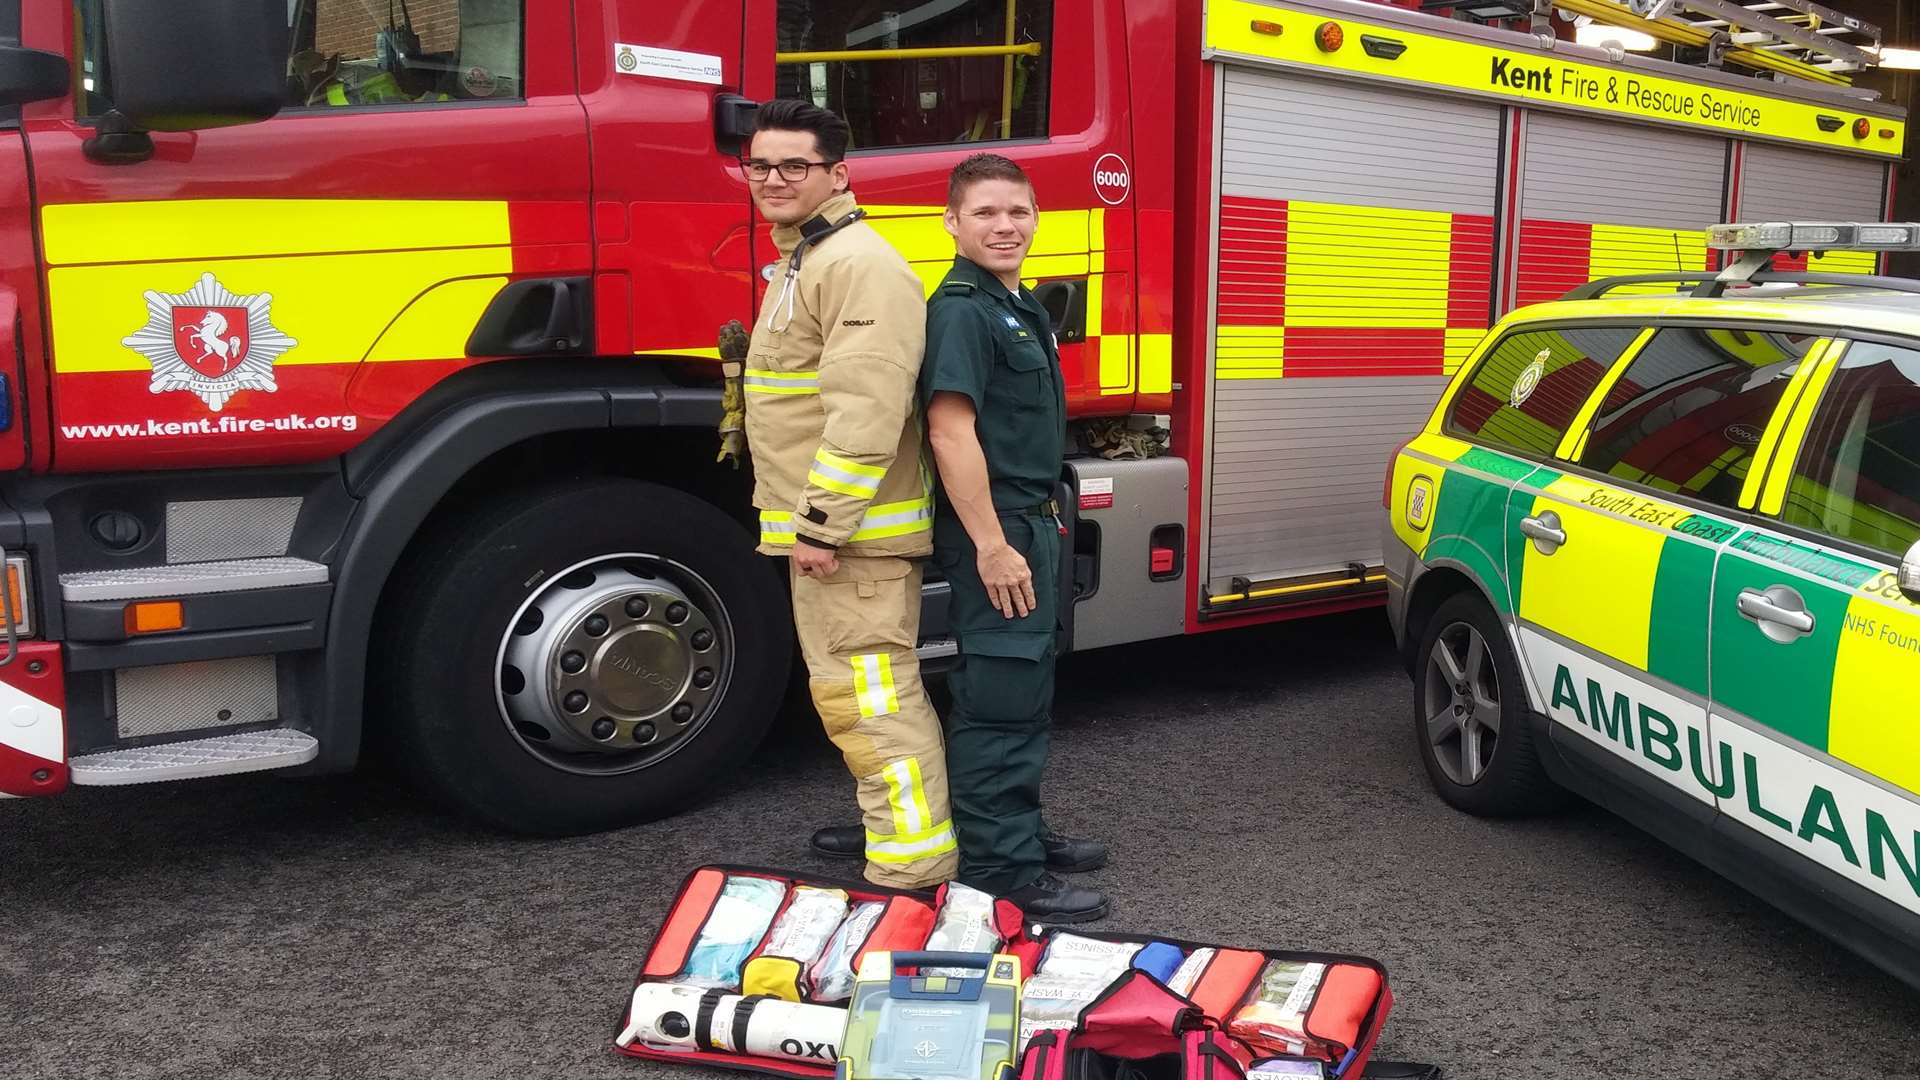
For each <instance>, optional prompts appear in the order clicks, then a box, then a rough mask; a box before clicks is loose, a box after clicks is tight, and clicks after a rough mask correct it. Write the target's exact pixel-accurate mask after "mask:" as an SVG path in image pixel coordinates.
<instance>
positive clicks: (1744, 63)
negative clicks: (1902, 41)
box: [1434, 0, 1881, 86]
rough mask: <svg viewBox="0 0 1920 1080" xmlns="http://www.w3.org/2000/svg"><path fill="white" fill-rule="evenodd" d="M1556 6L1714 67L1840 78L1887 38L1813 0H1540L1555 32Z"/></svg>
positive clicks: (1542, 30) (1542, 19)
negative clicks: (1688, 51) (1689, 52)
mask: <svg viewBox="0 0 1920 1080" xmlns="http://www.w3.org/2000/svg"><path fill="white" fill-rule="evenodd" d="M1434 2H1436V3H1437V2H1439V0H1434ZM1555 9H1558V10H1559V11H1560V12H1563V13H1565V17H1570V18H1576V19H1580V20H1582V21H1586V20H1591V21H1593V22H1598V23H1604V24H1606V25H1609V26H1618V27H1621V28H1623V29H1628V30H1637V31H1639V32H1640V33H1643V34H1647V35H1650V36H1651V37H1653V38H1655V39H1656V40H1658V41H1662V42H1665V43H1667V44H1669V45H1676V46H1681V47H1684V48H1687V49H1691V50H1696V51H1697V55H1699V56H1700V57H1701V60H1702V62H1703V63H1704V64H1705V65H1706V66H1709V67H1723V66H1727V65H1733V66H1735V67H1739V68H1745V69H1747V70H1749V71H1754V72H1761V73H1765V74H1768V75H1771V76H1772V77H1773V78H1775V79H1780V80H1784V79H1803V80H1806V81H1809V82H1817V83H1824V84H1828V85H1835V86H1847V85H1849V84H1851V82H1852V79H1851V76H1852V75H1853V74H1854V73H1855V72H1859V71H1864V70H1865V69H1867V68H1869V67H1872V66H1873V65H1874V64H1875V63H1877V62H1878V52H1879V49H1880V44H1881V31H1880V27H1878V26H1876V25H1874V24H1873V23H1870V22H1867V21H1866V20H1864V19H1860V18H1856V17H1854V16H1852V15H1847V14H1844V13H1842V12H1839V11H1836V10H1834V9H1832V8H1829V7H1826V6H1824V5H1822V4H1818V3H1815V2H1813V0H1751V2H1740V0H1533V4H1532V14H1533V31H1534V32H1535V33H1536V34H1552V33H1553V28H1552V25H1551V19H1552V18H1553V15H1554V11H1555ZM1456 10H1461V11H1467V12H1468V13H1469V14H1471V13H1472V10H1473V9H1464V8H1462V9H1456Z"/></svg>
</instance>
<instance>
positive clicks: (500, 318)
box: [467, 277, 593, 356]
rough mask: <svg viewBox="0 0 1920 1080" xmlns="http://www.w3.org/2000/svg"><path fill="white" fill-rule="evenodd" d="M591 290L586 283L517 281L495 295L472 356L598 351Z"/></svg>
mask: <svg viewBox="0 0 1920 1080" xmlns="http://www.w3.org/2000/svg"><path fill="white" fill-rule="evenodd" d="M592 330H593V303H592V290H591V289H590V287H589V286H588V284H587V279H586V278H583V277H572V278H532V279H529V280H527V281H516V282H513V283H512V284H510V285H508V286H507V287H506V288H504V289H501V290H500V291H499V292H498V293H497V294H495V295H494V298H493V302H492V303H491V304H488V305H487V310H486V311H485V312H483V313H482V314H481V316H480V322H479V323H478V324H477V325H476V326H475V327H474V328H473V336H472V337H470V338H468V339H467V355H468V356H584V355H586V354H587V353H588V352H590V351H591V350H592V348H593V333H592Z"/></svg>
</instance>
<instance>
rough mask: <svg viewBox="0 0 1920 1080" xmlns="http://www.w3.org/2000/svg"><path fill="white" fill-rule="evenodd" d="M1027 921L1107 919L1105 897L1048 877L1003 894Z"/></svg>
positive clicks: (1091, 920) (1041, 876) (1063, 921)
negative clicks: (1023, 914)
mask: <svg viewBox="0 0 1920 1080" xmlns="http://www.w3.org/2000/svg"><path fill="white" fill-rule="evenodd" d="M1006 899H1008V900H1011V901H1013V902H1014V903H1016V904H1018V905H1020V910H1021V911H1024V912H1026V915H1027V918H1029V919H1031V920H1033V921H1034V922H1038V923H1085V922H1094V921H1096V920H1099V919H1104V918H1106V917H1107V898H1106V896H1105V895H1104V894H1102V893H1097V892H1095V891H1093V890H1092V889H1083V888H1081V887H1079V886H1078V885H1069V884H1067V883H1066V882H1064V881H1061V880H1060V879H1059V878H1057V877H1054V876H1053V875H1052V874H1041V875H1040V879H1039V880H1038V881H1035V882H1034V883H1033V884H1031V885H1027V886H1024V887H1022V888H1018V889H1015V890H1013V891H1012V892H1010V893H1008V894H1006Z"/></svg>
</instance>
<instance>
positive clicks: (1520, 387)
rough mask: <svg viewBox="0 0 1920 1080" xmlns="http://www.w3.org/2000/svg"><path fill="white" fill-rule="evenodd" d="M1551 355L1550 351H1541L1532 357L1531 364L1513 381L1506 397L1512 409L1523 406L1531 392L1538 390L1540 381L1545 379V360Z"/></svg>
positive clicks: (1531, 394)
mask: <svg viewBox="0 0 1920 1080" xmlns="http://www.w3.org/2000/svg"><path fill="white" fill-rule="evenodd" d="M1552 355H1553V353H1552V350H1550V349H1541V350H1540V352H1539V353H1538V354H1537V355H1536V356H1534V358H1533V363H1531V364H1528V365H1527V366H1526V369H1525V370H1523V371H1521V372H1520V377H1519V378H1517V379H1515V380H1513V392H1512V393H1511V394H1509V395H1507V400H1508V401H1510V402H1512V403H1513V407H1514V408H1516V409H1517V408H1519V407H1521V406H1522V405H1525V404H1526V403H1527V399H1528V398H1530V397H1532V396H1533V392H1534V391H1535V390H1538V389H1540V380H1541V379H1544V378H1546V377H1547V359H1548V357H1550V356H1552Z"/></svg>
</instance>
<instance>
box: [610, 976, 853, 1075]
mask: <svg viewBox="0 0 1920 1080" xmlns="http://www.w3.org/2000/svg"><path fill="white" fill-rule="evenodd" d="M703 1015H704V1019H703ZM846 1030H847V1010H845V1009H841V1008H836V1007H834V1006H832V1005H802V1004H797V1003H795V1002H791V1001H780V1000H778V999H776V998H745V997H741V996H740V995H739V994H730V993H727V992H725V991H721V990H709V989H706V988H704V987H699V986H687V985H684V984H677V983H642V984H640V985H639V986H637V987H635V988H634V991H633V1005H632V1007H631V1009H630V1010H629V1011H628V1013H627V1026H626V1029H625V1030H623V1031H621V1033H620V1037H619V1038H617V1039H615V1040H614V1041H615V1042H616V1043H617V1044H618V1045H620V1046H630V1045H632V1044H634V1043H636V1042H637V1043H639V1044H640V1045H642V1046H644V1047H647V1048H648V1049H650V1050H665V1051H669V1052H673V1051H680V1052H692V1051H696V1050H706V1051H710V1052H715V1053H722V1054H741V1055H745V1056H749V1057H765V1058H779V1059H782V1060H787V1061H810V1062H814V1063H816V1064H826V1065H832V1064H835V1063H836V1062H838V1061H839V1059H840V1040H841V1038H842V1037H843V1036H844V1035H845V1034H846Z"/></svg>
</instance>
